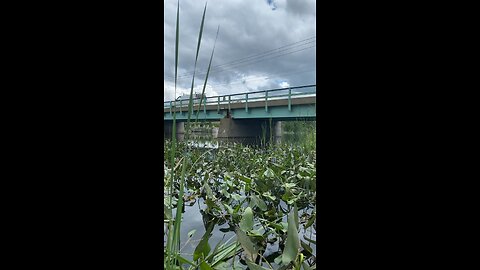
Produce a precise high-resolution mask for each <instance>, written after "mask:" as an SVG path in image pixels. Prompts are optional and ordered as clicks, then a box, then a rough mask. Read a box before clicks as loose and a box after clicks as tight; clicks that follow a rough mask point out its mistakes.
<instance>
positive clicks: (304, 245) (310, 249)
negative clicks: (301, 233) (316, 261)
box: [300, 240, 313, 255]
mask: <svg viewBox="0 0 480 270" xmlns="http://www.w3.org/2000/svg"><path fill="white" fill-rule="evenodd" d="M300 245H301V246H302V247H303V249H304V250H306V251H307V252H308V253H309V254H310V255H313V249H312V248H311V247H310V246H309V245H307V243H305V242H303V241H302V240H300Z"/></svg>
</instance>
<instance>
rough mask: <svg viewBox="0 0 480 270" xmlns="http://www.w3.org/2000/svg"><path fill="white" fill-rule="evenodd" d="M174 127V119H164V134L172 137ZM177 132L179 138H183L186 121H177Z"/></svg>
mask: <svg viewBox="0 0 480 270" xmlns="http://www.w3.org/2000/svg"><path fill="white" fill-rule="evenodd" d="M172 128H173V122H172V121H164V122H163V135H164V136H165V138H171V137H172ZM175 128H176V134H177V139H179V138H183V137H184V136H185V123H184V122H178V123H176V127H175Z"/></svg>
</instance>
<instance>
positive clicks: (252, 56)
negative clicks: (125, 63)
mask: <svg viewBox="0 0 480 270" xmlns="http://www.w3.org/2000/svg"><path fill="white" fill-rule="evenodd" d="M312 39H316V36H313V37H309V38H306V39H303V40H300V41H297V42H294V43H290V44H287V45H284V46H281V47H278V48H275V49H272V50H267V51H264V52H262V53H258V54H254V55H251V56H247V57H243V58H239V59H235V60H232V61H230V62H226V63H223V64H220V65H216V66H213V67H212V68H211V70H212V69H213V70H215V69H216V68H219V67H222V66H228V65H232V64H234V63H237V64H238V62H245V61H250V60H246V59H249V58H260V57H264V56H266V55H270V54H274V53H278V52H281V51H286V50H290V49H293V48H295V47H298V46H304V45H306V44H310V43H312V42H316V40H315V41H308V40H312ZM306 41H308V42H306ZM302 42H306V43H305V44H300V45H295V44H299V43H302ZM293 45H295V46H293ZM292 46H293V47H292ZM287 47H292V48H288V49H284V48H287ZM280 49H284V50H280ZM277 50H280V51H278V52H275V51H277ZM192 74H193V71H191V72H187V73H184V74H181V75H179V76H178V77H177V78H180V77H185V76H191V75H192ZM165 77H169V78H173V77H174V76H165Z"/></svg>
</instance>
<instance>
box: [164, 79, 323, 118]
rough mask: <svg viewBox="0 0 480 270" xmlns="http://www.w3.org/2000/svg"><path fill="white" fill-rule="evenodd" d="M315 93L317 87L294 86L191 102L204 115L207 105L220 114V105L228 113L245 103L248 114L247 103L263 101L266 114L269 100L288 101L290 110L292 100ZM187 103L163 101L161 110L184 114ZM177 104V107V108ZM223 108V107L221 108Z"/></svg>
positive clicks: (313, 85) (198, 99) (196, 99)
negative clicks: (232, 108)
mask: <svg viewBox="0 0 480 270" xmlns="http://www.w3.org/2000/svg"><path fill="white" fill-rule="evenodd" d="M300 89H309V91H303V90H302V91H299V90H300ZM316 93H317V85H316V84H312V85H303V86H296V87H287V88H278V89H269V90H264V91H256V92H246V93H239V94H228V95H222V96H212V97H204V98H203V99H202V98H193V99H192V102H193V104H194V105H196V104H200V106H203V111H204V113H206V110H207V109H206V108H207V107H206V106H207V105H215V104H216V105H217V112H220V105H228V110H229V111H230V110H231V108H230V105H231V104H233V103H235V104H238V103H245V111H246V112H248V103H249V102H250V103H251V102H254V101H263V100H264V101H265V111H266V112H268V101H269V100H278V99H288V110H289V111H291V110H292V98H299V97H306V96H312V94H315V95H316ZM188 103H189V100H173V101H165V102H163V108H164V109H167V108H169V109H170V114H172V109H174V108H179V109H180V113H182V109H183V108H186V110H185V111H186V112H188ZM177 104H178V105H179V106H178V107H177ZM222 107H224V106H222Z"/></svg>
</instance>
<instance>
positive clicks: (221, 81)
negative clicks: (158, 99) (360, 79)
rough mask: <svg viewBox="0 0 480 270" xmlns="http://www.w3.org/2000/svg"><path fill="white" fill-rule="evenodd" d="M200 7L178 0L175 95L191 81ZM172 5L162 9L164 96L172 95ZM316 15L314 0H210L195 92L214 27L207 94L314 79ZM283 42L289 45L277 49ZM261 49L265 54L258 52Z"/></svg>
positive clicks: (169, 1) (174, 5) (191, 1)
mask: <svg viewBox="0 0 480 270" xmlns="http://www.w3.org/2000/svg"><path fill="white" fill-rule="evenodd" d="M204 5H205V2H204V1H198V0H195V1H194V0H184V1H180V52H179V70H178V74H179V76H180V77H179V79H178V88H177V96H179V95H180V94H179V93H183V92H187V91H189V88H190V85H191V79H192V76H191V74H192V72H193V68H194V60H195V53H196V45H197V41H198V40H197V39H198V33H199V28H200V23H201V19H202V13H203V9H204ZM273 7H275V8H273ZM176 8H177V1H175V0H173V1H172V0H166V2H165V10H164V12H165V21H164V44H165V45H164V55H165V58H164V70H165V71H164V77H165V78H164V86H165V99H166V100H170V99H172V98H173V97H174V94H173V85H174V83H173V82H174V79H173V77H174V63H175V62H174V61H175V60H174V59H175V58H174V53H175V23H176V21H175V20H176ZM315 15H316V14H315V1H314V0H302V1H298V0H296V1H290V0H280V1H273V0H267V1H258V0H229V1H225V0H210V1H208V7H207V13H206V18H205V26H204V32H203V37H202V44H201V48H200V55H199V59H198V64H197V75H198V77H197V76H196V77H195V91H197V89H199V91H200V89H201V87H203V82H204V78H205V70H206V69H207V66H208V61H209V58H210V54H211V52H212V48H213V45H214V41H215V35H216V31H217V27H218V26H220V32H219V35H218V40H217V43H216V47H215V55H214V58H213V62H212V70H211V73H210V75H209V81H208V87H207V94H209V95H212V94H226V93H238V92H245V91H248V90H251V91H253V90H263V89H269V88H278V87H280V85H285V83H288V85H290V86H296V85H304V84H310V83H315V82H316V80H315V66H316V54H315V49H316V47H315V45H316V39H315V35H316V33H315V32H316V25H315V23H316V22H315ZM286 45H290V46H289V47H284V48H283V49H282V48H280V47H282V46H286ZM278 48H280V49H278ZM265 52H267V53H265ZM261 53H264V54H263V55H259V54H261ZM255 55H256V56H255ZM251 56H253V57H251ZM248 57H249V58H248ZM232 61H236V62H232ZM182 75H183V76H182Z"/></svg>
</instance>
